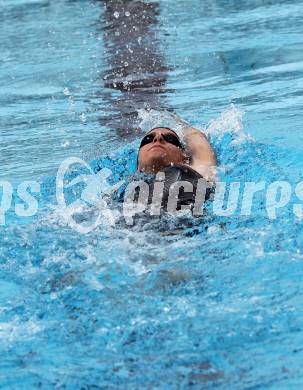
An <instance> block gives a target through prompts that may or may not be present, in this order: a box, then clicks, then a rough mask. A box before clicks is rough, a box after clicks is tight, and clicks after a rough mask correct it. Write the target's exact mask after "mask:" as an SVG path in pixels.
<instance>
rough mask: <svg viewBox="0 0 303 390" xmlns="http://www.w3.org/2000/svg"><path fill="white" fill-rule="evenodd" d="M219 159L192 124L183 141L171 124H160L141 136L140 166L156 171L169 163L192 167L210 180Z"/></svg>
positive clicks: (144, 170) (213, 175) (141, 170)
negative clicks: (171, 127)
mask: <svg viewBox="0 0 303 390" xmlns="http://www.w3.org/2000/svg"><path fill="white" fill-rule="evenodd" d="M216 165H217V160H216V156H215V153H214V151H213V149H212V147H211V145H210V143H209V142H208V140H207V138H206V136H205V134H204V133H202V132H201V131H199V130H196V129H194V128H191V127H186V128H185V130H184V137H183V142H182V141H181V140H180V138H179V137H178V135H177V133H176V132H175V131H173V130H172V129H170V128H166V127H157V128H154V129H152V130H150V131H149V132H148V133H147V134H146V135H145V136H144V137H143V139H142V141H141V144H140V147H139V154H138V170H139V171H140V172H145V173H157V172H159V171H160V170H161V169H163V168H165V167H169V166H178V167H189V168H190V169H191V170H193V171H195V172H196V173H197V174H198V175H200V176H201V177H204V178H205V179H206V180H207V181H210V182H213V181H214V178H215V167H216Z"/></svg>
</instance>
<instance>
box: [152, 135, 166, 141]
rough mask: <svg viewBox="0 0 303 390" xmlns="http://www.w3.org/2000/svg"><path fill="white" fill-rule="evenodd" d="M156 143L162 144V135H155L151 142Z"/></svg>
mask: <svg viewBox="0 0 303 390" xmlns="http://www.w3.org/2000/svg"><path fill="white" fill-rule="evenodd" d="M157 141H159V142H164V138H163V135H162V134H161V133H158V134H156V135H155V137H154V139H153V142H154V143H155V142H157Z"/></svg>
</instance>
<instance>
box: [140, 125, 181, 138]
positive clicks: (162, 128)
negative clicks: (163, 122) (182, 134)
mask: <svg viewBox="0 0 303 390" xmlns="http://www.w3.org/2000/svg"><path fill="white" fill-rule="evenodd" d="M159 130H166V132H168V131H169V132H171V133H173V134H175V135H176V136H177V137H178V138H179V136H178V134H177V133H176V132H175V131H174V130H172V129H170V128H169V127H154V128H153V129H151V130H149V131H148V132H147V133H146V134H149V133H151V132H152V131H159Z"/></svg>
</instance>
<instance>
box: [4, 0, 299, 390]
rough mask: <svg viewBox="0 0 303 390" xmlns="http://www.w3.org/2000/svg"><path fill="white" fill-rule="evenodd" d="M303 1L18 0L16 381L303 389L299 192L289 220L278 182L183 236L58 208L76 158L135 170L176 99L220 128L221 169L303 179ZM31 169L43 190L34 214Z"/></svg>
mask: <svg viewBox="0 0 303 390" xmlns="http://www.w3.org/2000/svg"><path fill="white" fill-rule="evenodd" d="M302 12H303V3H302V2H301V1H296V0H289V1H288V0H285V1H283V0H279V1H271V0H251V1H248V0H247V1H246V0H243V1H227V0H205V1H203V2H200V1H198V0H191V1H185V0H176V1H172V0H158V1H152V2H150V3H148V2H147V1H146V2H143V1H141V0H138V1H134V2H124V1H114V2H110V1H97V0H96V1H93V0H88V1H85V2H84V1H68V0H58V1H56V2H54V1H48V0H6V1H5V2H4V1H3V2H1V14H0V20H1V28H0V38H1V49H2V50H1V57H0V58H1V62H0V82H1V90H0V102H1V104H0V113H1V157H0V158H1V167H2V169H1V180H2V181H8V182H10V183H11V184H12V185H13V186H14V188H15V192H14V201H13V202H12V207H11V209H10V210H9V211H8V212H7V213H6V215H5V217H6V223H5V224H4V225H3V226H1V246H0V339H1V342H0V356H1V359H0V387H1V388H5V389H6V388H7V389H18V390H19V389H32V388H43V389H63V388H66V389H108V388H110V389H116V388H129V389H157V388H163V389H164V388H165V389H170V388H171V389H179V388H194V389H209V388H217V389H281V390H282V389H283V390H284V389H300V388H301V387H302V385H303V372H302V363H301V362H302V358H303V352H302V343H303V312H302V298H303V293H302V280H303V268H302V264H301V261H302V260H303V255H302V250H303V247H302V245H303V232H302V228H301V222H300V219H298V218H296V216H295V215H294V213H293V212H292V203H290V204H289V205H287V206H285V207H283V208H281V209H279V210H278V213H277V214H278V215H277V218H276V219H272V220H271V219H269V217H268V215H267V213H266V212H265V209H264V199H263V197H262V195H260V196H259V197H257V198H256V201H255V203H254V208H253V213H252V214H251V215H249V216H243V215H240V212H239V209H237V211H236V212H235V213H234V214H233V215H232V216H230V217H224V216H216V215H212V214H211V213H209V214H207V215H206V216H205V219H204V221H203V222H201V224H200V226H199V229H198V230H199V234H190V233H191V232H190V231H187V230H186V229H183V230H181V231H180V232H179V233H176V232H175V233H174V234H168V235H164V234H160V233H159V229H157V228H156V227H155V226H154V225H151V226H150V225H148V224H147V225H146V226H144V228H142V227H141V228H136V227H134V228H127V227H125V226H106V225H100V226H99V227H97V228H96V229H95V230H93V231H92V232H90V233H88V234H80V233H77V232H76V231H75V230H73V229H71V228H70V227H68V226H67V225H66V223H65V222H64V218H63V217H64V216H63V217H62V215H61V214H60V213H56V212H55V213H54V210H53V209H52V208H51V207H50V205H54V204H55V203H56V198H55V190H54V185H55V176H56V173H57V170H58V168H59V166H60V164H61V162H62V161H63V160H64V159H66V158H67V157H71V156H74V157H78V158H81V159H85V161H87V162H89V163H90V164H91V166H92V167H93V168H95V170H97V169H102V168H104V167H107V168H110V169H111V170H112V172H113V176H114V177H115V179H117V180H118V179H119V178H125V176H126V173H127V171H128V170H130V171H132V170H134V167H135V159H136V153H135V150H136V147H137V146H138V136H139V131H138V130H137V129H138V128H139V127H140V126H141V127H142V128H144V126H146V127H148V124H149V123H154V121H157V120H159V118H160V119H161V118H164V119H163V120H165V118H166V117H168V116H169V114H168V113H167V112H171V111H173V112H175V113H176V114H178V115H179V116H180V117H182V118H184V119H185V120H186V121H188V122H190V123H192V124H194V125H195V126H198V127H200V128H206V129H207V130H208V134H209V138H210V141H211V142H212V144H213V146H214V148H215V150H216V152H217V156H218V160H219V165H220V172H219V176H220V180H222V181H227V182H233V181H238V182H245V181H256V182H259V181H265V182H266V186H268V185H270V183H272V182H274V181H277V180H286V181H288V182H289V183H291V184H292V185H295V184H296V183H297V182H299V181H300V180H301V176H302V175H301V166H302V162H303V158H302V151H303V147H302V140H303V136H302V131H301V122H302V105H303V98H302V96H303V54H302V53H303V43H302V33H303V24H302ZM149 109H153V111H149ZM137 110H140V115H139V117H137V115H136V113H137ZM163 112H164V113H163ZM165 113H166V114H165ZM98 167H99V168H98ZM24 180H36V181H39V182H40V184H41V191H40V194H39V195H36V197H37V199H38V203H39V210H38V213H37V215H35V216H33V217H23V218H21V217H19V216H17V215H16V213H15V203H14V202H16V203H18V202H19V201H20V200H18V195H17V193H16V188H17V186H18V185H19V184H20V183H21V182H23V181H24ZM292 188H293V187H292ZM293 198H294V193H292V201H293V202H294V199H293ZM175 227H176V226H175ZM173 228H174V226H173ZM188 230H190V229H188ZM187 233H189V234H187Z"/></svg>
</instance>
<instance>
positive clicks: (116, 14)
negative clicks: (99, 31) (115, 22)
mask: <svg viewBox="0 0 303 390" xmlns="http://www.w3.org/2000/svg"><path fill="white" fill-rule="evenodd" d="M119 16H120V14H119V12H118V11H115V12H114V17H115V18H116V19H118V18H119Z"/></svg>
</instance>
